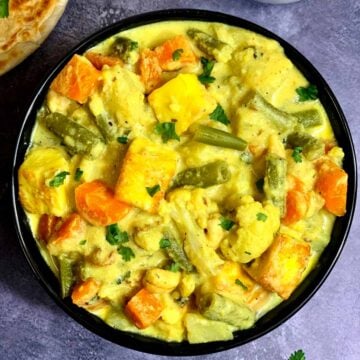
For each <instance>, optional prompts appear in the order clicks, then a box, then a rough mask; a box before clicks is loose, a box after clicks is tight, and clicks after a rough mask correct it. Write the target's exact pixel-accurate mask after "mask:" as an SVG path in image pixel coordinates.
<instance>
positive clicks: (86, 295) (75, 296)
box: [71, 277, 100, 307]
mask: <svg viewBox="0 0 360 360" xmlns="http://www.w3.org/2000/svg"><path fill="white" fill-rule="evenodd" d="M99 289H100V283H99V282H98V281H96V280H95V279H94V278H91V277H90V278H87V279H86V280H85V281H82V282H80V283H78V284H76V285H75V286H74V289H73V291H72V293H71V300H72V302H73V303H74V304H75V305H77V306H80V307H84V306H86V305H88V304H89V302H91V300H93V299H94V297H95V296H96V295H97V293H98V292H99Z"/></svg>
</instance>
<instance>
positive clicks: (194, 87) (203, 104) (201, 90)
mask: <svg viewBox="0 0 360 360" xmlns="http://www.w3.org/2000/svg"><path fill="white" fill-rule="evenodd" d="M148 99H149V103H150V105H151V107H152V108H153V110H154V111H155V114H156V117H157V118H158V120H159V121H160V122H171V121H176V126H175V128H176V133H177V134H182V133H183V132H184V131H186V130H187V129H188V127H189V126H190V125H191V124H192V123H194V122H195V121H197V120H199V119H200V118H201V117H203V116H206V115H208V114H210V113H211V112H212V111H214V109H215V107H216V101H215V99H214V98H212V97H211V96H210V94H209V93H208V92H207V90H206V89H205V87H204V86H203V85H202V84H201V83H200V81H199V80H198V79H197V77H196V75H195V74H180V75H178V76H177V77H176V78H174V79H172V80H170V81H168V82H167V83H166V84H164V85H163V86H161V87H160V88H158V89H156V90H154V91H153V92H152V93H151V94H150V95H149V98H148Z"/></svg>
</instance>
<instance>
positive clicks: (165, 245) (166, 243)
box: [159, 238, 171, 249]
mask: <svg viewBox="0 0 360 360" xmlns="http://www.w3.org/2000/svg"><path fill="white" fill-rule="evenodd" d="M159 246H160V249H166V248H169V247H170V246H171V242H170V240H169V239H167V238H162V239H161V240H160V241H159Z"/></svg>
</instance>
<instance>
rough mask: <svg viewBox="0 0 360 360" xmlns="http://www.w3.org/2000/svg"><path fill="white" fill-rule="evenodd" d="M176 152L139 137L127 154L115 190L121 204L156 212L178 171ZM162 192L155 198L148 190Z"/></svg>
mask: <svg viewBox="0 0 360 360" xmlns="http://www.w3.org/2000/svg"><path fill="white" fill-rule="evenodd" d="M176 161H177V155H176V153H175V152H174V151H173V150H171V149H169V148H167V147H166V146H163V145H158V144H155V143H153V142H152V141H150V140H148V139H145V138H136V139H135V140H134V141H133V142H132V143H131V144H130V146H129V149H128V151H127V153H126V155H125V158H124V161H123V165H122V168H121V170H120V175H119V178H118V181H117V184H116V187H115V197H116V198H117V199H119V200H120V201H123V202H126V203H128V204H131V205H133V206H136V207H139V208H140V209H143V210H145V211H149V212H150V213H155V212H156V211H157V208H158V206H159V203H160V201H161V200H162V199H163V198H164V194H165V191H166V190H167V188H168V185H169V183H170V180H171V179H172V177H173V176H174V174H175V170H176ZM155 185H159V186H160V190H159V191H157V192H156V193H155V194H154V195H153V196H151V195H150V194H149V192H148V190H147V188H150V187H153V186H155Z"/></svg>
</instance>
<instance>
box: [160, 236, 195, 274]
mask: <svg viewBox="0 0 360 360" xmlns="http://www.w3.org/2000/svg"><path fill="white" fill-rule="evenodd" d="M164 239H166V240H168V246H167V247H165V251H166V252H167V254H168V255H169V257H170V258H171V259H172V260H173V261H174V262H175V263H177V264H179V266H180V268H181V269H183V270H184V271H186V272H192V271H194V266H193V265H192V264H191V262H190V261H189V259H188V258H187V256H186V254H185V251H184V249H183V247H182V246H181V245H180V243H179V242H178V241H177V240H176V239H175V237H174V236H173V235H172V233H170V231H169V230H168V229H167V230H166V231H165V233H164Z"/></svg>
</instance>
